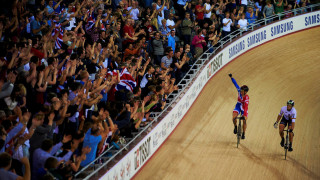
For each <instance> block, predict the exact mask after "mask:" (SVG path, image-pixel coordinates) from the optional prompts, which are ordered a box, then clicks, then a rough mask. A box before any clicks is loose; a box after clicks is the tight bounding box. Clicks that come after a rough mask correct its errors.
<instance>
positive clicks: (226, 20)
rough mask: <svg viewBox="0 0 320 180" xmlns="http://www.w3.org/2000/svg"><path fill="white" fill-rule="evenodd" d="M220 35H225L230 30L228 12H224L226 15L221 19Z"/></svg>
mask: <svg viewBox="0 0 320 180" xmlns="http://www.w3.org/2000/svg"><path fill="white" fill-rule="evenodd" d="M222 24H223V27H222V36H223V37H225V36H227V35H228V34H230V32H231V25H233V22H232V20H231V19H230V13H229V12H226V17H225V18H224V19H223V20H222Z"/></svg>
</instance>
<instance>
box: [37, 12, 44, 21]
mask: <svg viewBox="0 0 320 180" xmlns="http://www.w3.org/2000/svg"><path fill="white" fill-rule="evenodd" d="M42 17H43V14H42V12H40V13H38V14H37V18H38V19H39V20H42Z"/></svg>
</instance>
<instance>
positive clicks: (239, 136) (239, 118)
mask: <svg viewBox="0 0 320 180" xmlns="http://www.w3.org/2000/svg"><path fill="white" fill-rule="evenodd" d="M236 119H238V120H239V123H238V130H237V148H238V147H239V144H240V139H241V135H242V126H241V120H244V117H243V116H238V117H236Z"/></svg>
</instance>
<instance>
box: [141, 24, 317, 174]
mask: <svg viewBox="0 0 320 180" xmlns="http://www.w3.org/2000/svg"><path fill="white" fill-rule="evenodd" d="M319 53H320V27H317V28H312V29H309V30H305V31H301V32H297V33H294V34H291V35H288V36H285V37H282V38H279V39H276V40H273V41H271V42H269V43H266V44H263V45H262V46H259V47H257V48H255V49H253V50H251V51H249V52H247V53H245V54H243V55H242V56H240V57H238V58H237V59H236V60H234V61H233V62H231V63H229V64H228V65H227V66H225V67H224V68H223V69H222V70H220V71H219V72H218V73H217V74H216V75H215V76H214V77H213V78H212V79H211V80H210V81H209V82H208V84H207V85H206V87H205V88H204V89H203V91H202V92H201V94H200V95H199V97H198V99H197V100H196V102H195V103H194V104H193V106H192V107H191V109H190V110H189V112H188V113H187V115H186V116H185V117H184V119H183V120H182V122H181V123H180V124H179V126H178V127H177V129H176V130H175V131H174V132H173V134H172V135H171V136H170V137H169V139H168V140H167V141H166V142H165V143H164V144H163V146H162V147H161V148H160V149H159V150H158V152H157V153H156V154H154V156H153V157H152V159H151V160H150V161H149V162H148V163H147V164H146V165H145V166H144V167H143V169H142V170H141V171H140V172H139V173H138V174H137V175H136V176H135V179H139V180H140V179H148V180H149V179H152V180H155V179H193V180H194V179H199V180H200V179H290V180H292V179H299V180H301V179H320V54H319ZM228 73H233V76H234V78H235V79H236V80H237V81H238V83H239V85H242V84H246V85H248V86H249V88H250V91H249V93H248V94H249V96H250V104H249V119H248V128H247V133H246V139H245V140H244V141H241V145H240V147H239V149H237V148H236V136H235V135H234V134H233V124H232V121H231V118H232V110H233V108H234V105H235V103H236V98H237V93H236V89H235V87H234V86H233V84H232V82H231V80H230V78H229V77H228V76H227V74H228ZM289 99H293V100H295V103H296V106H295V108H296V109H297V120H296V127H295V130H294V133H295V137H294V143H293V149H294V151H293V152H290V153H289V154H288V157H287V160H284V151H283V148H281V147H280V144H279V143H280V137H279V134H278V130H275V129H274V128H273V123H274V122H275V120H276V118H277V115H278V113H279V111H280V108H281V107H282V106H285V105H286V101H287V100H289Z"/></svg>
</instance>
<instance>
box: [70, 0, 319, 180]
mask: <svg viewBox="0 0 320 180" xmlns="http://www.w3.org/2000/svg"><path fill="white" fill-rule="evenodd" d="M306 9H307V10H308V12H312V11H314V10H318V9H320V3H318V4H312V5H309V6H306V7H301V8H297V9H293V10H291V11H285V12H282V13H279V14H275V15H273V16H269V17H266V18H264V19H260V20H257V21H256V22H255V23H254V24H249V26H248V28H247V29H248V30H247V31H244V30H242V29H238V30H236V31H234V32H232V33H230V34H229V35H227V36H225V37H223V38H222V39H220V40H219V41H218V43H217V44H219V46H218V47H216V48H215V49H214V50H213V52H209V51H210V48H209V49H208V50H206V51H205V52H204V53H203V54H202V55H201V56H200V57H199V58H198V59H197V60H196V61H195V63H194V64H193V65H192V66H191V68H190V69H189V71H188V72H187V73H186V75H185V76H184V78H183V79H182V80H181V81H180V82H179V83H178V87H179V90H178V91H176V92H173V93H171V94H169V95H168V98H167V104H166V106H165V108H164V109H163V111H161V112H152V113H150V116H151V117H153V118H154V119H153V121H151V122H149V123H148V124H147V125H146V126H145V127H143V128H140V129H139V131H138V132H136V133H135V136H134V137H133V138H126V140H127V142H128V143H127V144H124V145H121V148H120V149H119V150H114V146H110V147H109V148H108V149H107V150H106V151H104V152H103V153H102V154H101V155H100V156H98V157H97V158H96V159H95V160H94V161H92V162H91V163H89V164H88V165H87V166H85V167H83V168H82V169H81V170H80V171H79V172H77V173H76V174H75V176H74V177H75V178H79V179H89V178H91V177H92V176H98V171H99V170H100V169H102V168H103V169H104V170H107V168H108V164H110V163H111V162H114V161H115V157H117V156H118V155H121V154H122V153H123V152H124V151H125V150H127V149H129V147H130V145H132V144H133V142H136V140H137V139H138V138H139V137H141V135H142V134H143V133H148V129H149V128H151V127H152V125H153V124H155V123H157V121H158V118H159V117H161V116H162V115H163V114H164V113H166V112H167V110H168V108H169V107H172V106H173V103H174V102H176V100H177V98H178V97H180V96H181V94H182V93H183V92H185V90H186V88H188V87H189V85H190V83H191V82H192V81H193V80H194V78H195V77H196V76H197V74H198V73H199V72H200V70H201V68H202V67H203V66H204V65H205V63H206V62H207V61H208V60H210V59H211V58H212V56H213V55H215V54H216V52H217V51H220V50H222V49H223V47H224V45H225V44H226V43H229V42H232V40H234V39H235V38H237V37H240V36H242V35H243V33H244V32H248V31H253V30H255V29H257V28H259V27H261V26H262V25H267V24H270V23H273V22H274V21H276V20H281V19H285V18H284V17H285V15H286V14H288V13H292V14H293V16H297V15H300V14H301V13H300V12H302V11H303V10H306ZM108 153H109V154H110V153H112V156H109V157H108V156H107V155H108ZM109 168H111V167H109ZM106 172H107V171H106ZM83 176H85V177H83Z"/></svg>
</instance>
